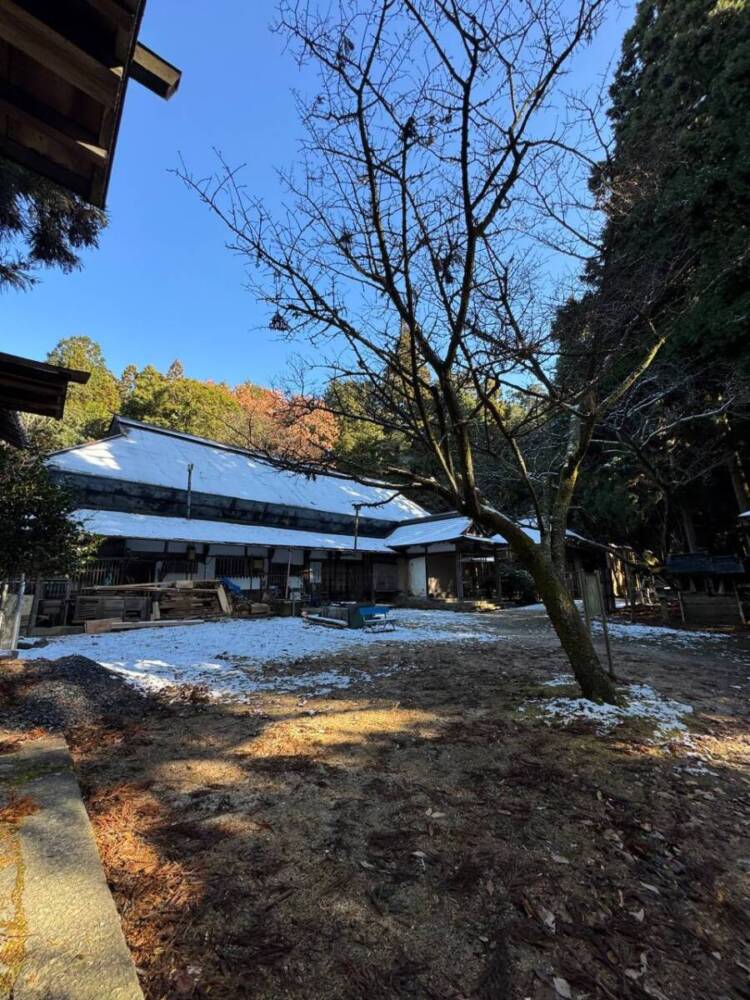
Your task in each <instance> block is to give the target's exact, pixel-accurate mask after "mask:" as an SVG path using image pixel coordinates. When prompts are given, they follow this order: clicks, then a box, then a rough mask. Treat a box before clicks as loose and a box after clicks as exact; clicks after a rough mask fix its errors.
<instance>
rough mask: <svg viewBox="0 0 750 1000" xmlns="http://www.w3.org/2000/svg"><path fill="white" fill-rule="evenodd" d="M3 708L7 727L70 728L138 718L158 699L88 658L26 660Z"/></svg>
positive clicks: (67, 657)
mask: <svg viewBox="0 0 750 1000" xmlns="http://www.w3.org/2000/svg"><path fill="white" fill-rule="evenodd" d="M8 693H9V694H10V697H6V699H4V700H5V704H4V705H3V709H2V717H3V724H4V725H6V726H9V727H19V728H21V727H28V726H43V727H44V728H45V729H51V730H55V729H63V730H64V729H68V728H70V727H72V726H80V725H90V724H93V723H98V722H101V721H105V722H108V721H111V722H121V721H126V720H132V719H137V718H139V717H141V716H142V715H143V714H144V712H145V711H147V710H149V709H151V710H152V709H153V707H154V700H153V699H152V698H149V697H148V696H146V695H144V694H142V693H141V692H140V691H137V690H136V689H135V688H133V687H130V685H128V684H127V683H126V682H125V681H124V680H122V678H120V677H118V676H117V675H116V674H113V673H111V672H110V671H109V670H105V669H104V667H101V666H99V664H98V663H95V662H94V661H93V660H89V659H86V657H84V656H64V657H62V658H61V659H59V660H32V661H27V662H25V663H24V668H23V672H22V673H21V674H20V675H19V676H17V677H16V678H15V683H13V685H12V693H10V692H8Z"/></svg>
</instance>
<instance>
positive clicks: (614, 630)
mask: <svg viewBox="0 0 750 1000" xmlns="http://www.w3.org/2000/svg"><path fill="white" fill-rule="evenodd" d="M592 625H593V628H594V631H595V632H601V631H602V623H601V622H600V621H597V620H595V621H594V622H593V623H592ZM607 628H608V629H609V634H610V635H611V636H614V637H616V638H618V639H666V640H668V641H669V642H673V643H676V644H677V645H680V646H692V645H694V644H695V643H697V642H701V641H703V640H705V639H709V640H710V639H728V638H729V636H728V634H727V633H725V632H698V631H696V630H693V629H689V630H688V629H680V628H669V627H668V626H666V625H627V624H625V623H624V622H610V621H608V622H607Z"/></svg>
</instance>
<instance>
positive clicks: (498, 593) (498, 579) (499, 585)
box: [492, 546, 503, 601]
mask: <svg viewBox="0 0 750 1000" xmlns="http://www.w3.org/2000/svg"><path fill="white" fill-rule="evenodd" d="M492 558H493V561H494V564H495V600H496V601H501V600H502V599H503V578H502V576H501V575H500V560H499V559H498V558H497V546H495V548H494V549H493V550H492Z"/></svg>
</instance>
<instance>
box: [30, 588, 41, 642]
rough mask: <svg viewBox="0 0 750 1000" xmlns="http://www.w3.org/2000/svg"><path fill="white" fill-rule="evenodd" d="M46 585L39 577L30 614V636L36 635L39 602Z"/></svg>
mask: <svg viewBox="0 0 750 1000" xmlns="http://www.w3.org/2000/svg"><path fill="white" fill-rule="evenodd" d="M43 587H44V584H43V583H42V580H41V578H40V577H37V578H36V580H35V582H34V597H33V598H32V601H31V611H30V613H29V635H33V634H34V629H35V628H36V618H37V615H38V614H39V601H40V600H41V598H42V588H43Z"/></svg>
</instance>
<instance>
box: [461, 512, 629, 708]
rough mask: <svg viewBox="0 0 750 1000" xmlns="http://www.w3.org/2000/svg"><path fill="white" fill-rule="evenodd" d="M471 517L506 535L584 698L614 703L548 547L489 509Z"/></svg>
mask: <svg viewBox="0 0 750 1000" xmlns="http://www.w3.org/2000/svg"><path fill="white" fill-rule="evenodd" d="M472 516H475V517H477V519H478V520H480V521H481V523H482V524H483V525H484V526H485V527H486V528H488V529H490V530H491V531H493V532H494V531H496V532H499V533H500V534H502V535H503V537H504V538H507V540H508V542H509V543H510V547H511V550H512V552H513V555H514V556H515V557H516V558H517V559H518V561H519V562H520V563H521V565H522V566H523V567H524V569H526V570H528V572H529V573H530V574H531V576H532V577H533V579H534V583H535V584H536V588H537V590H538V592H539V595H540V597H541V598H542V601H543V602H544V606H545V608H546V609H547V614H548V615H549V618H550V621H551V622H552V627H553V628H554V630H555V632H556V633H557V637H558V639H559V640H560V645H561V646H562V648H563V650H564V651H565V655H566V656H567V657H568V662H569V663H570V666H571V669H572V671H573V674H574V675H575V679H576V681H578V684H579V686H580V688H581V692H582V694H583V696H584V698H590V699H591V700H592V701H606V702H608V703H609V704H610V705H614V704H615V703H616V702H617V695H616V692H615V686H614V684H613V683H612V680H611V679H610V678H609V677H608V676H607V674H606V673H605V671H604V670H603V669H602V665H601V663H600V662H599V656H598V655H597V652H596V649H594V643H593V642H592V640H591V636H590V635H589V633H588V630H587V629H586V626H585V625H584V623H583V619H582V618H581V616H580V614H579V612H578V608H577V607H576V606H575V602H574V601H573V598H572V597H571V595H570V592H569V590H568V588H567V586H566V584H565V582H564V577H563V576H562V575H560V574H558V572H557V570H556V569H555V566H554V562H553V558H552V553H551V551H550V548H549V546H548V547H547V548H546V549H545V547H544V546H543V545H537V544H535V543H534V542H533V541H531V539H529V538H528V537H527V536H526V534H525V533H524V532H523V531H522V530H521V529H520V528H519V527H518V525H513V524H509V523H508V521H507V519H506V518H504V517H502V516H500V515H498V513H497V512H496V511H493V510H492V509H491V508H486V507H485V508H479V509H478V510H474V511H472ZM562 572H564V569H563V571H562Z"/></svg>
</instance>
